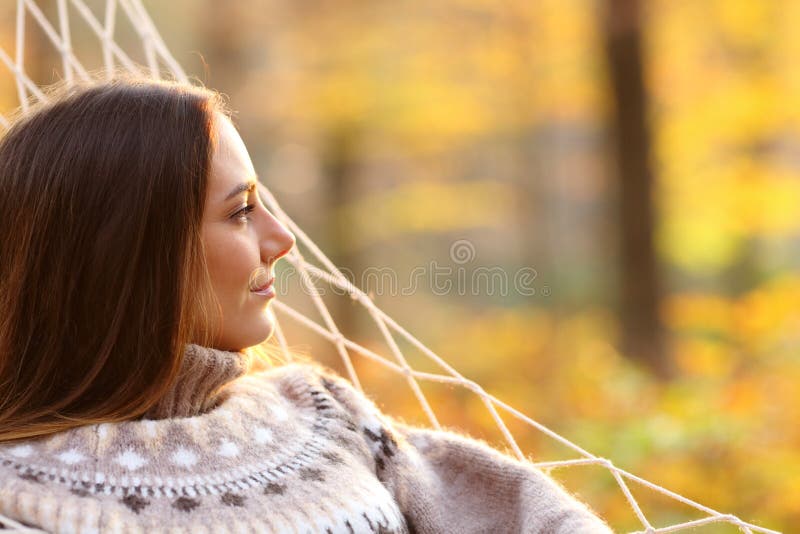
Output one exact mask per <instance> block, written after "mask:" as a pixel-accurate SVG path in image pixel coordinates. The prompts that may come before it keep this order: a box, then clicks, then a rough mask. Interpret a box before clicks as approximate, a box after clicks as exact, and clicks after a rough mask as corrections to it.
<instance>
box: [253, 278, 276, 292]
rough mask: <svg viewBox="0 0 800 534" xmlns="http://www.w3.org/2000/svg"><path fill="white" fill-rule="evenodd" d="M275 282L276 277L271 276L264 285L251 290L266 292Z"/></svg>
mask: <svg viewBox="0 0 800 534" xmlns="http://www.w3.org/2000/svg"><path fill="white" fill-rule="evenodd" d="M273 282H275V278H270V279H269V280H267V282H266V283H265V284H263V285H262V286H260V287H256V288H253V289H251V290H250V291H252V292H253V293H264V292H266V291H268V290H269V289H270V288H271V287H272V283H273Z"/></svg>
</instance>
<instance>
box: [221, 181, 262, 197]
mask: <svg viewBox="0 0 800 534" xmlns="http://www.w3.org/2000/svg"><path fill="white" fill-rule="evenodd" d="M255 189H256V183H255V182H247V183H242V184H239V185H237V186H236V187H234V188H233V190H232V191H231V192H230V193H228V196H227V197H225V200H226V201H227V200H230V199H232V198H233V197H235V196H236V195H239V194H241V193H244V192H247V193H252V192H253V191H255Z"/></svg>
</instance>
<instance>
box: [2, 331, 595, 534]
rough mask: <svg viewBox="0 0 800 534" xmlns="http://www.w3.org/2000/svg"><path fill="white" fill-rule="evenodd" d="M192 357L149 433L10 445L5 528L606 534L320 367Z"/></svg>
mask: <svg viewBox="0 0 800 534" xmlns="http://www.w3.org/2000/svg"><path fill="white" fill-rule="evenodd" d="M246 367H247V366H246V364H245V359H244V356H243V355H242V354H240V353H235V352H225V351H219V350H215V349H210V348H206V347H200V346H197V345H188V346H187V352H186V358H185V365H184V368H183V370H182V373H181V377H180V380H179V381H178V384H177V386H176V387H175V389H174V390H173V391H171V392H170V393H169V394H168V395H167V396H165V398H164V399H162V401H161V402H159V404H158V405H157V406H155V407H154V408H153V409H152V410H151V411H150V412H149V413H148V414H147V417H146V418H145V419H142V420H137V421H126V422H122V423H108V424H101V425H87V426H84V427H80V428H76V429H72V430H69V431H65V432H61V433H58V434H54V435H51V436H47V437H44V438H38V439H31V440H27V441H16V442H13V443H0V513H2V514H4V515H6V516H8V517H10V518H12V519H15V520H17V521H20V522H23V523H25V524H28V525H31V526H33V527H36V528H39V529H42V530H45V531H48V532H59V533H72V532H80V533H90V532H94V533H98V532H99V533H105V532H120V533H122V532H126V533H127V532H147V533H150V532H187V533H188V532H191V533H193V534H194V533H201V532H281V533H282V532H300V533H306V532H311V533H316V532H320V533H332V534H333V533H337V534H338V533H362V532H364V533H369V532H380V533H419V534H423V533H454V534H455V533H458V534H463V533H490V532H491V533H503V532H508V533H516V532H526V533H527V532H542V533H608V532H611V531H610V529H609V528H608V527H607V526H606V525H605V524H604V523H603V522H602V521H601V520H600V519H598V518H597V517H596V516H594V515H593V514H592V513H591V512H590V511H589V510H588V509H587V508H586V507H585V506H583V505H582V504H581V503H579V502H578V501H577V500H576V499H574V498H573V497H571V496H570V495H568V494H567V493H566V492H565V491H564V490H563V489H562V488H561V487H560V486H558V485H557V484H556V483H555V482H554V481H553V480H552V479H550V478H549V477H547V476H545V475H544V474H542V473H541V472H540V471H538V470H536V469H535V468H533V467H532V466H530V465H528V464H526V463H524V462H519V461H517V460H515V459H512V458H510V457H508V456H506V455H503V454H501V453H500V452H498V451H496V450H494V449H491V448H489V447H488V446H486V445H485V444H483V443H481V442H478V441H476V440H471V439H467V438H464V437H461V436H459V435H457V434H455V433H451V432H446V431H435V430H428V429H421V428H414V427H410V426H407V425H404V424H401V423H399V422H396V421H394V420H392V419H391V418H389V417H387V416H385V415H383V414H381V413H380V411H379V410H378V409H377V408H376V407H375V405H374V404H373V403H372V402H371V401H370V400H369V399H367V398H366V397H365V396H364V395H362V394H361V393H359V392H358V391H357V390H355V389H354V388H353V387H352V386H351V385H350V384H349V382H347V381H346V380H344V379H342V378H340V377H338V376H336V375H335V374H333V373H332V372H330V371H327V370H325V369H323V368H321V367H320V366H317V365H311V364H289V365H285V366H281V367H276V368H273V369H269V370H267V371H263V372H259V373H254V374H245V371H246Z"/></svg>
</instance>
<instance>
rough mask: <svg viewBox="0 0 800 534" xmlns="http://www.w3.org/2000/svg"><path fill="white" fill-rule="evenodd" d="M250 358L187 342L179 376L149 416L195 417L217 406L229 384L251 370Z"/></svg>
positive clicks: (146, 416) (237, 353)
mask: <svg viewBox="0 0 800 534" xmlns="http://www.w3.org/2000/svg"><path fill="white" fill-rule="evenodd" d="M248 367H249V365H248V357H247V356H246V355H245V354H244V353H242V352H229V351H224V350H219V349H213V348H210V347H203V346H200V345H194V344H189V345H186V350H185V352H184V357H183V365H182V366H181V370H180V373H179V374H178V379H177V380H176V381H175V384H174V385H173V386H172V388H171V389H170V390H169V391H168V392H167V393H166V395H164V396H163V397H162V398H161V399H160V400H159V401H158V402H157V403H156V404H155V405H154V406H153V407H152V408H150V410H148V411H147V413H146V414H145V415H144V417H145V419H167V418H172V417H191V416H194V415H199V414H202V413H205V412H208V411H209V410H211V409H213V408H214V407H215V406H217V405H218V404H219V403H220V402H222V401H223V400H224V398H225V391H224V389H225V386H226V385H227V384H229V383H230V382H232V381H234V380H236V379H237V378H239V377H240V376H242V375H244V374H245V373H246V372H247V369H248Z"/></svg>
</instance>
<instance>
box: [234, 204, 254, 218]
mask: <svg viewBox="0 0 800 534" xmlns="http://www.w3.org/2000/svg"><path fill="white" fill-rule="evenodd" d="M255 207H256V206H255V204H248V205H247V206H245V207H243V208H242V209H240V210H239V211H237V212H236V213H234V214H233V215H232V216H231V218H232V219H235V220H237V221H241V222H247V221H249V220H250V218H249V217H248V216H247V215H248V214H249V213H250V212H251V211H253V209H255Z"/></svg>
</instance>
